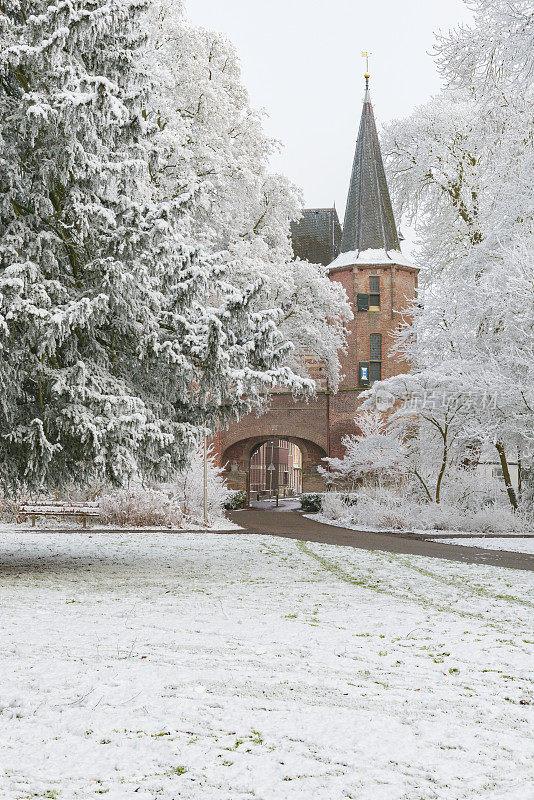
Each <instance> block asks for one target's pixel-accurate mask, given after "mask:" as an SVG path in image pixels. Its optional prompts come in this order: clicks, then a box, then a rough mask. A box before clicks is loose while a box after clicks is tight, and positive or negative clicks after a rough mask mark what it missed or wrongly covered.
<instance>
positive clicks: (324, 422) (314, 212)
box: [214, 75, 418, 492]
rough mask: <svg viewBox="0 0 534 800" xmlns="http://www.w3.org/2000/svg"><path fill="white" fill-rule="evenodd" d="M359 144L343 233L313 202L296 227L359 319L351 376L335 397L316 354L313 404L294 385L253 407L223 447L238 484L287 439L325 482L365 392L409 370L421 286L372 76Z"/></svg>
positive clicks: (224, 461)
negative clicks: (405, 350) (391, 186)
mask: <svg viewBox="0 0 534 800" xmlns="http://www.w3.org/2000/svg"><path fill="white" fill-rule="evenodd" d="M365 80H366V87H365V97H364V102H363V110H362V116H361V121H360V128H359V131H358V139H357V142H356V152H355V156H354V163H353V167H352V173H351V179H350V186H349V193H348V198H347V208H346V211H345V220H344V224H343V231H342V232H341V226H340V225H339V221H338V219H337V214H336V211H335V209H306V210H305V211H304V212H303V216H302V219H301V220H300V222H298V223H296V224H294V225H293V226H292V231H291V233H292V241H293V249H294V251H295V255H296V256H298V257H300V258H302V259H303V260H307V261H310V262H314V263H322V264H324V265H325V266H327V267H328V274H329V277H330V279H331V280H333V281H338V282H339V283H341V284H342V286H343V287H344V289H345V291H346V293H347V296H348V298H349V302H350V304H351V307H352V310H353V313H354V320H353V321H351V322H350V323H349V324H348V326H347V328H348V330H347V345H348V346H347V351H346V352H345V353H342V354H341V368H342V373H343V376H344V377H343V381H342V383H341V385H340V387H339V390H338V392H337V393H336V394H333V393H332V392H331V391H330V389H329V387H328V384H327V382H326V381H325V380H324V371H323V367H322V365H321V364H318V363H316V362H313V358H311V357H308V358H307V359H306V361H307V364H308V366H311V370H310V372H311V374H312V376H313V377H314V378H315V379H316V384H317V393H316V397H315V398H313V399H312V400H310V401H309V402H306V401H305V400H299V399H296V400H295V399H294V398H293V397H292V395H291V394H290V393H288V392H283V391H276V392H273V393H272V394H271V395H270V402H269V410H268V411H267V412H266V413H265V414H263V415H262V416H261V417H257V416H256V415H254V414H249V415H248V416H246V417H244V418H243V419H242V420H240V421H239V422H238V423H234V424H232V425H230V427H229V429H228V430H225V431H219V432H218V433H217V435H216V437H215V439H214V444H215V447H216V449H217V452H218V453H219V456H220V463H221V466H223V467H225V468H226V470H227V476H228V482H229V485H230V486H231V487H232V488H235V489H244V488H246V487H248V482H249V477H248V476H249V470H250V456H251V453H253V451H254V448H257V447H258V444H261V443H262V442H266V441H268V440H270V439H271V438H272V437H278V438H279V439H283V440H285V441H288V442H294V443H295V444H297V445H298V447H299V448H301V450H302V489H303V491H305V492H306V491H317V490H321V489H323V488H324V484H323V481H322V478H321V476H320V474H319V473H318V472H317V467H318V465H319V464H320V463H321V459H322V458H324V457H325V456H335V457H340V456H343V453H344V447H343V437H344V436H345V435H346V434H348V433H353V432H354V431H355V426H354V417H355V415H356V413H357V410H358V406H359V404H360V396H361V393H362V391H364V390H365V389H368V388H369V386H370V385H371V384H372V383H373V382H374V381H376V380H381V379H384V378H389V377H391V376H392V375H398V374H399V373H402V372H407V371H408V365H407V364H405V363H402V362H400V361H398V360H397V359H396V357H395V356H394V354H393V353H392V352H391V345H392V341H393V339H392V334H394V333H395V331H396V330H397V329H398V327H399V325H400V324H401V323H402V322H403V320H405V319H406V317H405V315H404V314H403V309H404V308H405V307H406V305H407V303H408V301H410V300H411V299H414V298H415V297H416V293H417V274H418V270H417V269H416V268H415V267H413V266H412V264H411V263H410V262H409V261H408V260H407V259H406V258H405V257H404V256H403V254H402V253H401V252H400V238H401V237H400V236H399V232H398V230H397V227H396V225H395V219H394V217H393V210H392V207H391V201H390V197H389V190H388V185H387V181H386V174H385V171H384V165H383V163H382V155H381V152H380V144H379V141H378V135H377V131H376V125H375V120H374V114H373V107H372V105H371V98H370V95H369V75H366V76H365Z"/></svg>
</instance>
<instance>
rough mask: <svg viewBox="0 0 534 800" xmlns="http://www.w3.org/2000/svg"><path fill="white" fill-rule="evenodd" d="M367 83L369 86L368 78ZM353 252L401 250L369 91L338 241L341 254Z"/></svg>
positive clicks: (363, 111) (366, 96)
mask: <svg viewBox="0 0 534 800" xmlns="http://www.w3.org/2000/svg"><path fill="white" fill-rule="evenodd" d="M366 81H367V83H368V77H367V76H366ZM352 250H357V251H361V250H400V245H399V237H398V233H397V227H396V225H395V219H394V217H393V209H392V208H391V200H390V197H389V190H388V185H387V181H386V173H385V172H384V164H383V162H382V154H381V152H380V143H379V141H378V134H377V132H376V124H375V118H374V114H373V107H372V105H371V97H370V95H369V89H368V87H366V91H365V99H364V101H363V110H362V118H361V122H360V130H359V132H358V141H357V142H356V152H355V154H354V164H353V166H352V175H351V179H350V186H349V195H348V198H347V208H346V211H345V222H344V224H343V239H342V241H341V252H342V253H348V252H351V251H352Z"/></svg>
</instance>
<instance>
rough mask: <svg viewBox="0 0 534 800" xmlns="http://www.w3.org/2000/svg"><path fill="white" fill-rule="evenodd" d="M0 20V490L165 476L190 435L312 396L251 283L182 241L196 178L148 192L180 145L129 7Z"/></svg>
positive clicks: (43, 11) (139, 7) (81, 4)
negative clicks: (276, 391) (272, 401)
mask: <svg viewBox="0 0 534 800" xmlns="http://www.w3.org/2000/svg"><path fill="white" fill-rule="evenodd" d="M0 13H1V26H0V43H1V52H0V78H1V88H0V113H1V116H2V121H3V128H2V158H1V159H0V185H1V187H2V192H1V194H0V241H1V245H0V387H1V389H2V393H1V400H0V465H1V474H2V481H3V482H4V483H5V484H6V485H17V484H18V485H30V486H40V485H55V486H57V485H61V484H64V483H66V482H69V481H74V482H76V483H83V482H85V481H87V480H89V479H90V478H93V477H94V476H95V475H96V476H98V477H100V478H105V479H107V480H109V481H112V482H115V483H121V482H123V481H124V480H125V479H127V478H128V477H129V476H130V475H132V474H136V473H143V474H146V475H150V476H153V477H155V478H160V479H161V478H165V477H166V476H167V475H168V474H169V473H172V471H173V470H174V469H176V468H177V467H180V466H181V465H183V463H184V461H185V460H186V459H187V456H188V454H189V452H190V449H191V447H192V446H193V445H194V442H195V440H196V439H197V437H198V434H199V432H200V431H202V430H203V429H204V428H205V427H215V425H216V424H217V423H221V424H224V422H225V421H226V420H228V419H230V418H232V417H234V416H236V415H238V414H242V413H245V412H246V411H248V410H250V409H251V408H252V407H253V406H254V405H257V404H259V403H261V402H262V398H263V397H264V396H265V394H266V393H267V391H268V390H269V389H270V388H271V387H272V386H273V385H275V384H283V385H286V386H289V387H290V388H292V389H294V390H296V391H309V390H311V388H312V387H311V385H310V383H309V382H308V383H306V381H303V380H301V379H300V378H298V377H297V376H296V375H295V374H294V373H293V372H292V371H291V369H290V367H289V366H288V360H289V357H290V351H291V345H290V344H289V343H288V341H287V339H285V338H284V337H283V335H282V334H281V333H280V331H279V323H280V318H281V312H280V311H279V310H277V309H275V308H273V307H269V308H265V307H262V306H261V305H258V303H257V298H258V295H259V293H260V291H261V284H260V282H259V281H257V280H249V281H247V282H245V283H244V284H243V285H242V286H241V287H236V286H235V285H233V284H230V283H229V282H228V280H227V278H226V273H227V267H226V263H227V262H225V261H224V259H223V258H221V257H219V258H217V257H214V256H213V255H211V254H210V255H206V253H205V250H203V246H202V242H198V241H197V240H196V239H195V236H194V235H193V231H194V229H195V225H196V208H197V206H196V205H195V204H196V203H198V202H199V195H198V192H197V189H198V187H197V185H196V182H195V181H192V180H191V179H190V177H191V176H190V174H189V173H188V172H187V170H185V171H183V172H182V173H181V175H182V178H181V181H179V182H177V186H178V183H179V190H176V191H173V192H172V193H171V192H167V191H165V187H163V186H162V181H161V180H160V177H159V176H161V174H162V170H163V169H164V167H165V166H166V165H167V163H168V159H169V151H170V150H171V149H172V148H174V149H175V151H176V152H178V151H180V152H182V153H184V152H185V151H184V150H183V142H182V141H180V140H179V137H178V132H177V131H176V132H175V133H174V138H172V137H171V138H170V139H168V140H167V141H165V140H163V138H162V135H161V125H158V124H157V121H156V120H154V119H153V118H152V115H151V114H150V113H149V112H148V110H147V109H148V102H149V98H150V96H151V94H152V93H153V91H154V85H153V82H152V80H151V78H150V77H149V75H148V73H147V70H146V53H147V41H146V37H145V35H144V34H143V33H142V31H143V20H145V19H146V14H147V13H148V4H147V3H146V2H145V0H105V2H104V0H90V1H89V0H67V2H64V3H61V4H59V5H58V4H56V5H49V4H47V3H46V2H44V0H30V1H29V2H26V3H24V5H22V4H20V3H18V2H14V0H8V3H7V4H5V5H4V6H3V7H2V10H1V12H0ZM180 148H182V149H181V150H180Z"/></svg>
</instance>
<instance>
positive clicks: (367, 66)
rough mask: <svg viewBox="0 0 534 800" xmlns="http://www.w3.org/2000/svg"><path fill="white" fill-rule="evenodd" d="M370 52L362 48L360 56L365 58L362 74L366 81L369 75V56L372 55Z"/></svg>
mask: <svg viewBox="0 0 534 800" xmlns="http://www.w3.org/2000/svg"><path fill="white" fill-rule="evenodd" d="M372 55H373V54H372V53H369V52H368V51H367V50H362V58H365V75H364V76H363V77H364V78H365V80H366V81H369V78H370V77H371V76H370V75H369V56H372Z"/></svg>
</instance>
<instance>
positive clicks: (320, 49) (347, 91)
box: [187, 0, 470, 221]
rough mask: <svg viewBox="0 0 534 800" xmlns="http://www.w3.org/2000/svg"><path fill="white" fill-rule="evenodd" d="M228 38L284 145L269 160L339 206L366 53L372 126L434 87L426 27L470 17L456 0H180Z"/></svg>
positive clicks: (309, 199) (311, 203) (313, 198)
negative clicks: (372, 106) (272, 159)
mask: <svg viewBox="0 0 534 800" xmlns="http://www.w3.org/2000/svg"><path fill="white" fill-rule="evenodd" d="M187 4H188V11H189V17H190V19H191V20H192V21H193V22H196V23H198V24H201V25H204V26H205V27H207V28H212V29H215V30H220V31H224V32H225V33H226V34H227V35H228V36H229V38H230V39H231V40H232V41H233V43H234V44H235V46H236V48H237V51H238V53H239V56H240V58H241V62H242V69H243V78H244V82H245V85H246V86H247V88H248V90H249V93H250V96H251V100H252V103H253V105H254V106H256V107H260V108H264V109H265V110H266V111H267V113H268V115H269V116H268V118H267V119H266V121H265V127H266V130H267V131H268V133H269V134H270V135H272V136H274V137H276V138H277V139H280V140H281V141H282V142H283V144H284V149H283V151H282V153H281V155H280V156H279V157H277V158H276V160H275V161H274V163H273V167H274V169H276V170H277V171H280V172H283V173H284V174H286V175H287V176H288V177H289V178H290V179H291V180H293V181H294V182H295V183H296V184H298V185H299V186H300V187H301V188H302V190H303V192H304V199H305V204H306V206H308V207H322V206H331V205H332V204H333V203H334V201H335V203H336V207H337V209H338V213H339V216H340V218H341V221H343V214H344V210H345V202H346V196H347V190H348V183H349V176H350V169H351V166H352V159H353V154H354V145H355V141H356V134H357V129H358V124H359V119H360V114H361V106H362V97H363V85H364V80H363V73H364V72H365V69H364V66H365V65H364V60H363V59H362V58H361V55H360V54H361V51H362V50H369V51H370V52H371V53H372V54H373V55H372V57H371V59H370V72H371V93H372V99H373V105H374V110H375V116H376V119H377V124H378V128H379V130H380V126H381V124H382V123H384V122H388V121H389V120H392V119H396V118H399V117H403V116H406V115H407V114H408V113H410V111H411V110H412V109H414V107H415V106H417V105H419V104H420V103H422V102H424V101H425V100H427V99H428V98H429V97H430V96H431V95H432V94H433V93H435V92H437V91H438V90H439V88H440V78H439V76H438V73H437V71H436V68H435V66H434V62H433V60H432V58H431V56H430V55H429V51H430V50H431V49H432V45H433V32H434V31H437V30H439V29H441V30H444V31H446V30H448V29H449V28H451V27H454V26H456V25H457V24H459V23H461V22H467V21H469V18H470V14H469V12H468V10H467V9H466V7H465V5H464V3H463V2H462V0H402V2H400V0H371V1H370V2H362V1H361V0H267V2H264V1H263V0H187Z"/></svg>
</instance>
